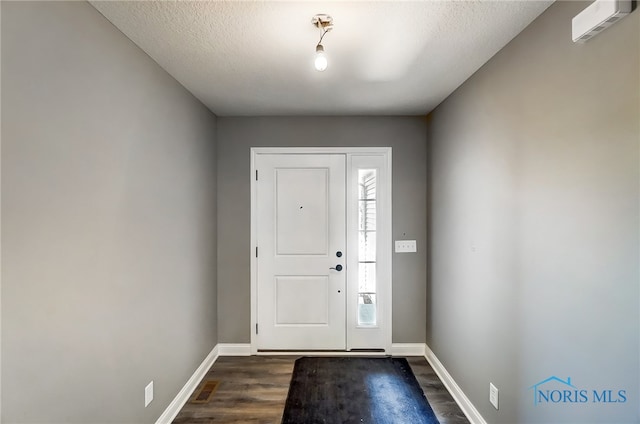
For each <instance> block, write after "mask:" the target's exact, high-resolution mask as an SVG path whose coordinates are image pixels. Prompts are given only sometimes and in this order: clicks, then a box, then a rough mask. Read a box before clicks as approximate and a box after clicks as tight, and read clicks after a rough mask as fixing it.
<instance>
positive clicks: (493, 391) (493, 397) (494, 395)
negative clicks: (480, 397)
mask: <svg viewBox="0 0 640 424" xmlns="http://www.w3.org/2000/svg"><path fill="white" fill-rule="evenodd" d="M489 402H491V405H493V407H494V408H496V409H498V388H497V387H496V386H494V385H493V383H489Z"/></svg>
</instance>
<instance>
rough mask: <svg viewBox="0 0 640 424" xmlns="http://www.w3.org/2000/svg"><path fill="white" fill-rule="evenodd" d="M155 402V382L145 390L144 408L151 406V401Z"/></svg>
mask: <svg viewBox="0 0 640 424" xmlns="http://www.w3.org/2000/svg"><path fill="white" fill-rule="evenodd" d="M152 400H153V380H151V383H149V384H147V387H145V388H144V407H145V408H146V407H147V406H149V404H150V403H151V401H152Z"/></svg>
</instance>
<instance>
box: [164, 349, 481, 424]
mask: <svg viewBox="0 0 640 424" xmlns="http://www.w3.org/2000/svg"><path fill="white" fill-rule="evenodd" d="M296 359H297V357H296V356H244V357H220V358H218V360H217V361H216V362H215V364H213V367H211V369H210V370H209V371H208V373H207V375H206V376H205V377H204V379H203V381H206V380H216V381H219V382H220V384H219V385H218V387H217V389H216V391H215V392H214V393H213V396H211V400H210V401H209V402H208V403H206V404H202V403H192V402H191V400H193V399H194V395H193V394H192V395H191V399H190V401H189V402H187V404H186V405H185V406H184V407H183V408H182V410H181V411H180V413H179V414H178V416H177V417H176V419H175V420H174V421H173V422H174V424H187V423H195V424H205V423H229V424H231V423H247V424H250V423H251V424H279V423H280V420H281V418H282V412H283V410H284V403H285V400H286V399H287V392H288V390H289V382H290V380H291V373H292V372H293V363H294V362H295V360H296ZM407 360H408V362H409V364H410V365H411V368H412V369H413V373H414V374H415V376H416V378H417V380H418V382H419V383H420V386H422V390H423V391H424V393H425V396H426V397H427V400H428V401H429V403H430V404H431V407H432V408H433V411H434V412H435V414H436V416H437V417H438V420H439V421H440V424H463V423H464V424H468V423H469V421H468V420H467V419H466V417H465V416H464V414H463V413H462V411H461V410H460V408H459V407H458V405H457V404H456V402H455V401H454V400H453V398H452V397H451V395H450V394H449V392H448V391H447V389H446V388H445V387H444V385H443V384H442V382H441V381H440V379H439V378H438V376H437V375H436V373H435V371H433V369H432V368H431V366H430V365H429V363H428V362H427V361H426V359H424V358H423V357H408V358H407ZM202 384H203V383H202V382H201V383H200V385H202ZM199 389H200V386H199V387H198V389H196V391H195V393H197V392H198V391H199ZM301 424H303V423H301Z"/></svg>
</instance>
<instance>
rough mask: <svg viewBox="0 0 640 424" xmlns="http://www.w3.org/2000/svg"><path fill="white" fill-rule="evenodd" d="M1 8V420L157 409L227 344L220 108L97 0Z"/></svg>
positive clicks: (149, 414) (90, 418)
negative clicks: (149, 389) (220, 298)
mask: <svg viewBox="0 0 640 424" xmlns="http://www.w3.org/2000/svg"><path fill="white" fill-rule="evenodd" d="M1 7H2V112H3V115H2V229H3V232H2V265H3V266H2V385H3V390H2V407H3V408H2V421H3V422H7V423H14V422H15V423H17V422H25V423H26V422H29V423H33V422H47V423H53V422H60V423H73V422H76V423H91V422H100V423H107V422H120V423H124V422H127V423H134V422H135V423H145V422H147V423H149V422H154V421H155V420H156V419H157V418H158V416H159V415H160V414H161V413H162V411H163V410H164V409H165V408H166V407H167V405H168V404H169V402H170V401H171V400H172V399H173V397H174V396H175V395H176V393H177V392H178V391H179V390H180V388H181V387H182V385H183V384H184V383H185V382H186V381H187V379H188V378H189V377H190V376H191V374H192V373H193V371H194V370H195V369H196V367H197V366H198V365H199V364H200V363H201V362H202V360H203V359H204V357H205V356H206V355H207V354H208V353H209V351H210V350H211V349H212V348H213V347H214V346H215V344H216V343H217V334H216V332H217V328H216V326H217V323H216V319H217V311H216V251H215V246H216V244H215V243H216V212H215V209H216V207H215V206H216V205H215V202H216V200H215V196H216V192H215V188H216V184H215V166H216V164H215V148H214V147H215V146H214V142H215V140H214V138H215V128H216V118H215V116H214V115H212V114H211V112H209V111H208V110H207V109H206V108H205V107H204V106H203V105H202V104H200V103H199V102H198V101H197V100H196V99H195V98H194V97H193V96H191V95H190V94H189V93H187V92H186V90H185V89H184V88H183V87H182V86H180V85H179V84H178V83H177V82H176V81H175V80H173V79H172V78H171V77H170V76H169V75H168V74H167V73H166V72H165V71H163V70H162V69H161V68H160V67H159V66H158V65H157V64H156V63H154V62H153V61H152V60H151V59H150V58H149V57H147V56H146V55H145V54H144V53H143V52H142V51H140V50H139V49H138V48H137V47H136V46H135V45H134V44H133V43H132V42H131V41H129V40H128V39H127V38H125V37H124V36H123V35H122V34H121V33H120V32H119V31H118V30H117V29H115V28H114V27H113V26H112V25H111V24H110V23H109V22H108V21H107V20H105V19H104V18H103V17H102V16H101V15H100V14H99V13H98V12H97V11H96V10H95V9H94V8H93V7H91V6H90V5H89V4H88V3H85V2H43V3H31V2H20V3H12V2H4V1H3V2H2V6H1ZM150 380H154V381H155V400H154V401H153V403H152V404H151V405H150V406H149V407H148V408H146V409H145V408H144V403H143V401H144V394H143V391H144V387H145V386H146V384H147V383H148V382H149V381H150Z"/></svg>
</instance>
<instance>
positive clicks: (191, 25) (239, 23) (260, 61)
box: [91, 0, 570, 116]
mask: <svg viewBox="0 0 640 424" xmlns="http://www.w3.org/2000/svg"><path fill="white" fill-rule="evenodd" d="M551 3H552V1H477V0H475V1H418V2H404V1H356V2H345V1H336V2H332V1H323V2H315V1H296V2H283V1H259V2H258V1H213V2H209V1H92V2H91V4H92V5H93V6H94V7H95V8H96V9H98V10H99V11H100V12H101V13H102V14H103V15H104V16H105V17H106V18H107V19H109V21H111V22H112V23H113V24H114V25H115V26H116V27H117V28H119V29H120V30H121V31H122V32H123V33H124V34H125V35H126V36H127V37H129V38H130V39H131V40H133V42H135V43H136V44H137V45H138V46H140V48H142V50H144V51H145V52H146V53H147V54H148V55H149V56H151V57H152V58H153V59H154V60H155V61H156V62H158V64H160V66H162V67H163V68H164V69H165V70H166V71H167V72H169V73H170V74H171V75H172V76H173V77H174V78H175V79H176V80H178V81H179V82H180V83H181V84H182V85H184V86H185V87H186V88H187V89H188V90H189V91H191V92H192V93H193V94H194V95H195V96H196V97H197V98H199V99H200V100H201V101H202V102H203V103H205V104H206V105H207V106H208V107H209V108H210V109H211V110H212V111H213V112H214V113H216V114H217V115H220V116H246V115H419V114H426V113H428V112H429V111H431V110H432V109H433V108H435V107H436V106H437V105H438V104H439V103H440V102H441V101H442V100H444V99H445V98H446V97H447V96H448V95H449V94H451V93H452V92H453V91H454V90H455V89H456V88H457V87H458V86H459V85H460V84H462V82H464V81H465V80H466V79H467V78H469V77H470V76H471V75H472V74H473V73H474V72H475V71H476V70H477V69H478V68H480V67H481V66H482V65H483V64H484V63H485V62H486V61H487V60H489V59H490V58H491V56H493V55H494V54H495V53H496V52H498V51H499V50H500V49H501V48H502V47H503V46H504V45H506V44H507V43H508V42H509V41H510V40H511V39H513V37H515V36H516V35H517V34H518V33H519V32H520V31H522V30H523V29H524V28H525V27H526V26H527V25H528V24H529V23H530V22H531V21H533V20H534V19H535V18H536V17H537V16H538V15H539V14H540V13H542V12H543V11H544V10H545V9H546V8H547V7H549V5H551ZM317 13H327V14H329V15H331V16H332V17H333V19H334V24H335V28H334V29H333V30H332V31H331V32H329V33H328V34H327V36H326V37H325V39H324V41H323V45H324V47H325V51H326V54H327V57H328V59H329V67H328V69H327V70H326V71H324V72H317V71H316V70H315V69H314V68H313V58H314V54H315V45H316V43H317V41H318V38H319V36H320V31H319V30H318V29H317V28H315V27H314V26H313V25H312V24H311V18H312V17H313V16H314V15H315V14H317ZM567 25H568V26H570V23H569V22H568V23H567Z"/></svg>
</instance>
